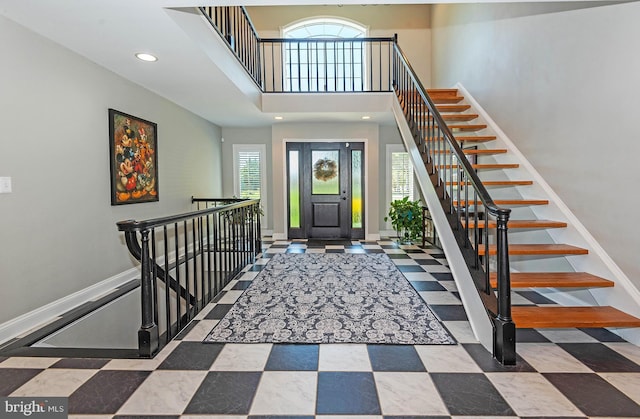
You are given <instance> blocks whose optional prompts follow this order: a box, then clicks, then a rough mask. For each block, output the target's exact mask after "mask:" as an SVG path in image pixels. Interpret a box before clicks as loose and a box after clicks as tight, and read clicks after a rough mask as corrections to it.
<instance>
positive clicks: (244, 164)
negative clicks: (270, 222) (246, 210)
mask: <svg viewBox="0 0 640 419" xmlns="http://www.w3.org/2000/svg"><path fill="white" fill-rule="evenodd" d="M237 159H238V160H237V162H238V167H237V170H238V181H239V184H238V196H239V197H240V198H248V199H260V197H261V193H260V189H261V184H262V173H261V170H260V168H261V164H260V152H259V151H257V150H256V151H238V155H237Z"/></svg>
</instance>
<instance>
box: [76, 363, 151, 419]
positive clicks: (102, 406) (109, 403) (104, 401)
mask: <svg viewBox="0 0 640 419" xmlns="http://www.w3.org/2000/svg"><path fill="white" fill-rule="evenodd" d="M149 374H151V371H113V370H101V371H98V372H97V373H96V374H95V375H94V376H93V377H91V378H90V379H89V380H87V382H85V383H84V384H83V385H81V386H80V388H78V389H77V390H76V391H75V392H73V394H71V396H70V397H69V413H71V414H114V413H116V412H117V411H118V409H120V407H121V406H122V405H123V404H124V402H126V401H127V399H128V398H129V397H130V396H131V395H132V394H133V392H134V391H136V389H137V388H138V386H140V384H142V382H143V381H144V380H145V379H146V378H147V376H148V375H149Z"/></svg>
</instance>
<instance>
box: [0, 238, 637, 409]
mask: <svg viewBox="0 0 640 419" xmlns="http://www.w3.org/2000/svg"><path fill="white" fill-rule="evenodd" d="M265 247H266V249H265V252H264V254H263V257H262V258H261V259H259V260H258V261H257V263H256V264H255V265H253V266H250V267H247V268H246V270H245V272H244V273H243V274H242V275H241V276H239V277H238V279H237V280H234V281H232V282H231V283H230V284H229V286H228V287H227V288H226V291H225V293H224V294H223V295H222V296H221V297H220V298H219V299H218V300H217V302H216V303H212V304H211V305H210V306H209V307H207V308H206V309H205V310H204V311H203V312H201V313H200V314H199V315H198V317H197V318H196V321H194V322H193V323H192V324H191V325H190V326H189V328H188V329H187V330H185V331H183V333H181V335H180V337H179V338H178V339H177V340H175V341H173V342H172V343H170V344H169V345H168V346H167V347H165V348H164V349H163V350H162V352H161V353H160V354H159V355H158V356H157V357H156V358H155V359H152V360H125V359H69V358H65V359H60V358H0V396H51V397H52V396H65V397H69V410H70V414H71V417H75V416H76V415H78V416H79V415H92V416H91V417H98V416H97V415H104V417H112V416H114V415H116V416H118V417H125V416H129V417H130V416H147V417H148V416H163V417H180V416H183V417H195V416H202V415H218V416H219V417H221V416H222V415H224V416H225V417H234V418H244V417H247V416H250V417H254V418H258V417H266V416H269V417H277V416H286V417H288V418H290V419H294V418H302V417H308V418H311V417H314V416H320V417H325V418H327V419H329V417H332V418H333V417H336V416H348V417H350V418H355V416H358V417H367V416H370V417H381V416H385V417H394V416H405V417H406V416H425V417H427V416H428V417H442V418H449V417H493V416H500V417H532V418H533V417H580V418H584V417H636V418H637V417H640V348H639V347H637V346H634V345H632V344H630V343H627V342H625V341H623V340H622V339H620V338H619V337H617V336H616V335H614V334H612V333H611V332H609V331H607V330H604V329H580V330H578V329H562V330H524V331H519V333H518V341H519V344H518V353H519V359H518V364H517V365H516V366H513V367H502V366H501V365H500V364H498V363H496V362H495V361H493V360H492V358H491V356H490V354H489V353H488V352H487V351H486V350H485V349H484V348H483V347H482V346H481V345H480V344H479V343H477V342H476V340H475V339H474V337H473V334H472V333H471V329H470V326H469V323H468V321H467V318H466V315H465V312H464V310H463V308H462V305H461V303H460V300H459V295H458V293H457V292H456V287H455V283H454V281H453V278H452V276H451V274H450V272H449V269H448V268H447V262H446V259H445V258H444V255H443V254H442V253H440V251H439V250H437V249H424V250H423V249H419V248H417V247H413V246H409V247H406V248H400V247H398V246H397V245H396V244H395V243H393V242H390V241H379V242H353V243H348V242H347V243H344V244H324V243H311V242H309V243H306V242H304V241H300V242H295V241H294V242H277V241H276V242H265ZM283 252H289V253H302V252H347V253H382V252H384V253H387V254H388V255H389V256H390V257H391V258H392V259H393V260H394V261H395V263H396V264H397V265H398V268H399V269H400V270H401V271H402V272H403V273H404V274H405V276H406V277H407V279H408V280H409V281H410V282H411V283H412V284H413V286H414V287H415V288H416V290H418V292H419V293H420V295H421V296H422V297H423V298H424V299H425V301H427V303H429V304H430V306H431V308H432V309H433V311H434V312H435V313H436V315H437V316H438V317H439V318H440V319H441V320H442V321H443V323H444V324H445V325H446V327H447V328H448V329H449V330H450V331H451V332H452V333H453V335H454V336H455V337H456V339H457V340H458V342H459V344H458V345H454V346H449V345H435V346H394V345H349V344H337V345H329V344H327V345H325V344H322V345H284V344H278V345H272V344H250V345H242V344H227V345H223V344H202V343H200V341H201V340H202V339H203V338H204V337H205V335H206V334H207V332H209V330H210V329H211V328H212V327H213V326H214V325H215V324H216V322H217V321H218V320H219V319H220V318H222V316H224V314H225V313H226V312H227V310H229V308H230V307H231V305H232V304H233V302H234V301H235V300H236V299H237V298H238V296H239V295H240V294H241V293H242V292H243V290H244V289H246V287H247V286H248V285H249V284H250V283H251V281H252V280H253V279H254V278H255V276H256V275H257V274H258V272H259V271H260V270H261V268H262V266H263V265H264V264H265V263H267V261H268V259H269V257H270V256H272V255H273V254H274V253H283ZM514 301H515V302H516V303H518V304H548V303H550V302H549V301H548V300H546V299H545V298H544V297H543V296H541V295H540V294H537V293H536V292H535V291H533V290H530V291H520V292H517V293H514Z"/></svg>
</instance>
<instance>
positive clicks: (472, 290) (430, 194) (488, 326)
mask: <svg viewBox="0 0 640 419" xmlns="http://www.w3.org/2000/svg"><path fill="white" fill-rule="evenodd" d="M392 102H393V103H392V110H393V115H394V117H395V120H396V123H397V125H398V128H399V130H400V136H401V137H402V141H403V143H404V146H405V147H406V149H407V152H408V153H409V156H410V158H411V162H412V164H413V168H414V173H415V176H416V179H417V180H418V184H419V185H420V190H421V192H422V196H423V197H424V200H425V201H426V202H425V203H426V205H427V207H429V212H430V213H431V217H432V219H433V224H434V225H435V227H436V230H437V232H438V238H439V239H440V242H441V245H442V249H443V251H444V254H445V256H446V257H447V262H448V263H449V269H450V270H451V274H452V275H453V279H454V281H455V283H456V287H457V288H458V291H459V292H460V298H461V300H462V304H463V306H464V309H465V311H466V313H467V317H468V318H469V322H470V323H471V329H472V330H473V334H474V335H475V337H476V339H478V341H480V343H481V344H482V346H484V347H485V348H486V349H487V350H488V351H489V352H490V353H493V325H492V323H491V320H490V319H489V315H488V314H487V310H486V309H485V307H484V304H483V303H482V300H481V299H480V296H479V295H478V291H477V289H476V286H475V284H474V282H473V279H472V278H471V274H470V272H469V269H468V268H467V264H466V262H465V260H464V258H463V256H462V253H461V252H460V248H459V247H458V243H457V241H456V238H455V237H454V235H453V231H452V230H451V227H450V226H449V222H448V220H447V216H446V214H445V212H444V210H443V209H442V205H441V204H440V199H439V198H438V195H437V193H436V190H435V188H434V186H433V184H432V183H431V180H430V178H429V174H428V173H427V169H426V167H425V165H424V162H423V161H422V157H421V156H420V151H419V150H418V147H417V146H416V144H415V142H414V140H413V135H412V133H411V129H410V128H409V124H408V123H407V120H406V119H405V116H404V112H403V110H402V108H401V107H400V104H399V103H398V101H397V100H393V101H392Z"/></svg>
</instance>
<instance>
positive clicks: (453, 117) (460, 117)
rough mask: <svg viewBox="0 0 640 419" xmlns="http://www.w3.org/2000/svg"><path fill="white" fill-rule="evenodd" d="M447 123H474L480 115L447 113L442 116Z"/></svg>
mask: <svg viewBox="0 0 640 419" xmlns="http://www.w3.org/2000/svg"><path fill="white" fill-rule="evenodd" d="M440 115H441V116H442V119H444V120H445V121H473V120H474V119H478V115H476V114H473V113H445V114H440Z"/></svg>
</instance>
